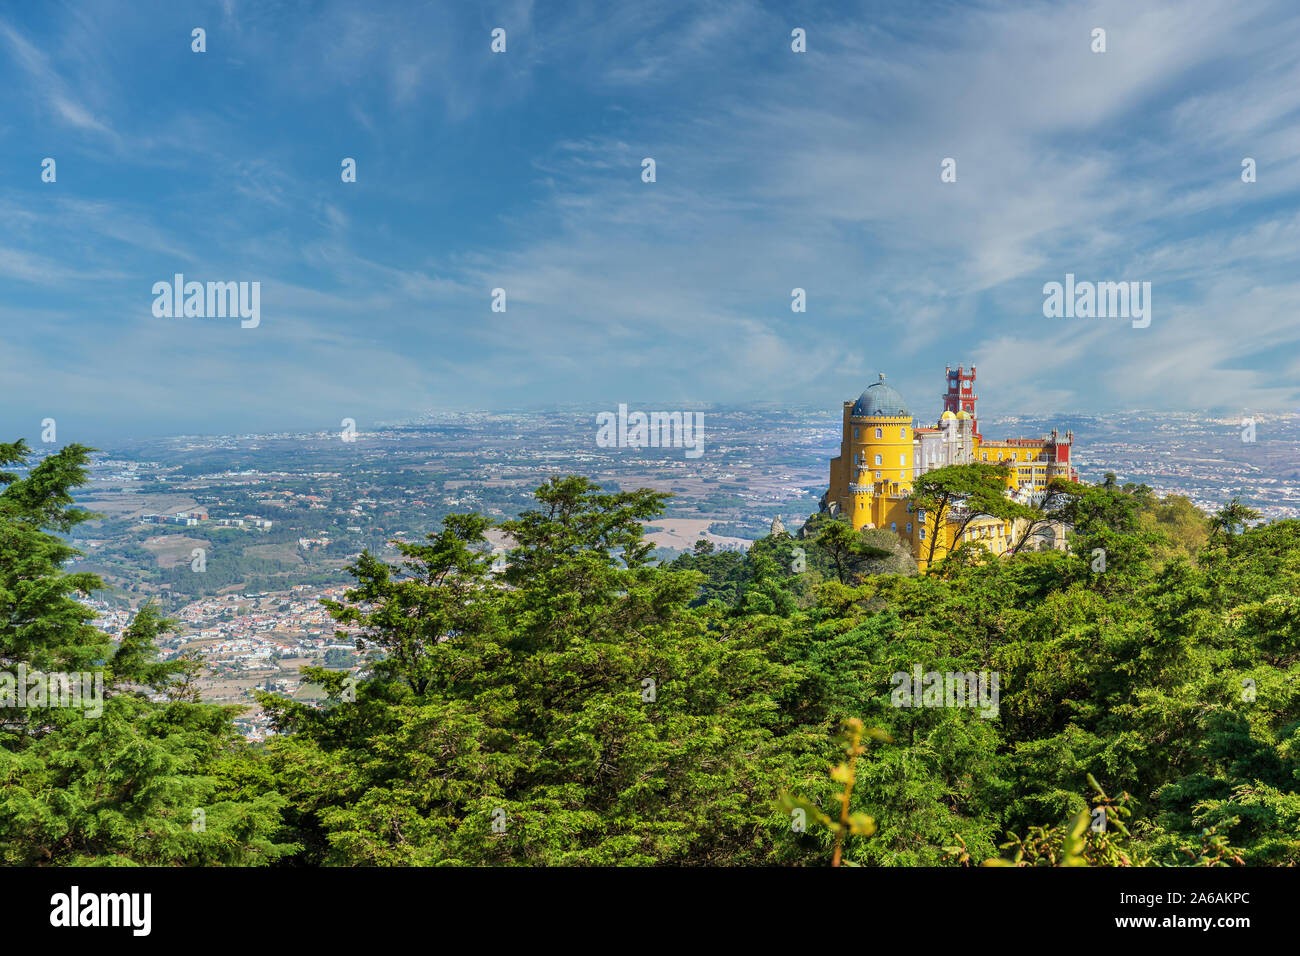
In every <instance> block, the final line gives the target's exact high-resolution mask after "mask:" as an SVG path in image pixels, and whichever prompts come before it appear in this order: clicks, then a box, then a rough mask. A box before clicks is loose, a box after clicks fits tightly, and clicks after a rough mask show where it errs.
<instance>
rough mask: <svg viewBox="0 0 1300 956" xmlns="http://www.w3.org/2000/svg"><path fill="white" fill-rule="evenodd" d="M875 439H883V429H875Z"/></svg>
mask: <svg viewBox="0 0 1300 956" xmlns="http://www.w3.org/2000/svg"><path fill="white" fill-rule="evenodd" d="M876 437H877V438H884V437H885V430H884V429H883V428H877V429H876Z"/></svg>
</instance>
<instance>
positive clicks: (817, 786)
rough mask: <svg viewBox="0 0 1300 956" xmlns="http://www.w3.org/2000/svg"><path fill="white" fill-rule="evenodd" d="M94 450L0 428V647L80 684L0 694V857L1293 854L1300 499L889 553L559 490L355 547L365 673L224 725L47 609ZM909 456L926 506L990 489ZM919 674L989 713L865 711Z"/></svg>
mask: <svg viewBox="0 0 1300 956" xmlns="http://www.w3.org/2000/svg"><path fill="white" fill-rule="evenodd" d="M89 452H90V449H87V448H85V447H83V446H78V445H71V446H68V447H65V448H64V449H62V450H61V451H60V452H58V453H56V454H52V455H49V456H47V457H45V458H44V459H42V460H41V461H40V462H39V464H36V465H33V466H31V467H30V468H28V466H27V464H26V463H27V460H28V458H29V454H30V453H29V450H28V448H27V447H26V446H25V445H24V443H22V442H21V441H20V442H16V443H13V444H0V469H4V468H11V467H16V468H18V469H19V470H22V471H24V472H25V474H24V475H23V476H21V477H20V476H18V475H16V474H14V473H10V472H8V471H5V472H3V473H0V488H3V491H2V492H0V608H2V613H0V657H2V658H3V663H2V665H0V666H2V668H3V670H5V671H9V672H12V671H14V670H15V669H17V668H19V667H20V666H23V667H25V668H26V669H27V670H28V671H41V672H87V671H90V672H94V673H96V674H101V675H102V678H103V684H104V687H105V692H106V701H105V703H104V708H103V713H102V715H101V716H98V717H91V716H87V715H86V714H85V713H83V712H82V711H81V710H79V709H74V708H60V707H45V708H35V707H16V706H6V707H0V859H2V860H3V862H4V863H5V864H8V865H23V866H33V865H54V866H57V865H147V866H181V865H184V866H218V865H236V866H262V865H274V866H300V867H301V866H354V865H371V866H375V865H377V866H435V865H489V866H498V865H499V866H510V865H515V866H518V865H524V866H531V865H561V866H563V865H598V866H604V865H634V866H650V865H681V866H687V865H706V866H768V865H781V866H784V865H792V866H829V865H832V864H835V865H857V866H979V865H1019V866H1043V865H1080V864H1082V865H1103V866H1108V865H1122V866H1210V865H1228V866H1241V865H1247V866H1260V865H1268V866H1275V865H1294V864H1296V863H1300V521H1277V522H1273V523H1261V522H1260V521H1259V519H1258V516H1257V515H1256V514H1255V513H1254V512H1252V511H1251V510H1250V509H1248V508H1246V507H1244V506H1243V505H1242V504H1241V503H1240V502H1237V501H1233V502H1230V503H1229V504H1228V505H1227V506H1225V507H1224V508H1223V509H1222V510H1220V511H1219V512H1218V513H1216V514H1214V515H1203V514H1201V513H1200V512H1199V511H1197V510H1196V509H1195V508H1193V507H1192V506H1191V505H1190V504H1189V503H1188V502H1186V501H1185V500H1183V499H1177V498H1158V497H1157V496H1155V495H1154V494H1152V492H1151V491H1150V490H1149V489H1147V488H1145V487H1142V486H1133V485H1119V484H1118V483H1117V482H1116V481H1115V480H1113V478H1110V477H1108V478H1107V480H1105V481H1103V482H1102V483H1099V484H1077V483H1070V482H1060V481H1058V482H1057V483H1055V484H1054V485H1053V486H1052V489H1051V494H1050V495H1049V496H1048V498H1047V499H1046V500H1045V501H1044V503H1043V505H1042V507H1041V509H1040V511H1041V514H1040V515H1038V516H1037V517H1035V518H1033V520H1043V521H1047V520H1055V521H1064V522H1066V523H1067V524H1068V525H1069V527H1070V528H1071V532H1070V535H1069V542H1070V546H1069V550H1068V551H1064V552H1063V551H1055V550H1037V549H1035V548H1033V547H1030V546H1025V547H1022V548H1019V549H1017V550H1016V551H1015V553H1013V554H1009V555H1006V556H1003V557H994V556H992V555H990V554H988V553H987V552H985V551H984V550H983V549H981V548H980V547H979V546H978V545H975V544H971V545H967V546H963V547H962V548H959V549H958V550H956V551H955V552H953V553H952V554H951V555H948V556H946V557H944V558H943V559H942V560H941V561H939V562H938V564H937V565H936V566H935V567H934V568H933V569H932V570H931V571H930V572H929V573H927V574H924V575H918V574H917V573H916V569H915V562H911V564H910V566H909V561H910V556H907V555H901V554H899V553H898V552H897V549H896V548H895V547H893V546H892V545H891V542H890V541H889V540H888V538H891V537H892V536H887V537H882V533H880V532H872V531H867V532H855V531H853V530H852V529H851V528H850V527H849V526H848V525H846V524H844V523H842V522H840V521H836V520H832V519H829V518H827V517H826V516H822V515H818V516H814V517H813V518H812V519H811V520H810V521H809V522H808V524H807V525H805V526H804V527H803V528H802V529H800V531H799V532H798V533H797V534H795V535H791V534H787V533H785V532H782V531H777V532H776V533H774V534H771V535H769V536H767V537H764V538H762V539H760V540H759V541H757V542H756V543H755V544H754V546H753V547H752V548H751V550H750V551H749V552H748V553H747V554H739V553H712V552H711V550H710V548H709V546H708V545H707V544H706V543H703V542H702V543H701V544H700V545H697V547H696V549H695V552H694V553H692V554H687V555H683V556H681V557H678V558H677V559H675V560H673V561H672V562H670V563H667V564H663V563H659V562H657V561H656V560H655V559H654V558H653V556H652V548H651V547H650V545H649V544H648V543H647V542H646V541H645V540H644V527H645V525H646V524H647V523H648V522H652V521H653V519H654V518H655V517H656V516H658V515H660V514H662V513H663V510H664V508H665V504H666V502H667V500H668V496H667V495H665V494H661V493H657V492H653V491H647V490H623V491H618V492H614V493H610V492H606V491H603V490H602V489H601V488H599V487H597V486H596V485H595V484H594V483H592V482H591V481H590V480H588V479H586V478H583V477H578V476H557V477H555V478H552V479H551V480H549V481H547V482H546V483H545V484H544V485H543V486H542V487H540V488H539V489H537V491H536V493H535V496H534V497H535V501H534V503H533V505H532V506H531V507H530V508H529V509H528V510H526V511H524V512H522V513H521V514H519V515H518V517H516V518H514V519H512V520H507V521H504V522H499V523H496V524H495V525H494V523H493V522H490V521H489V520H488V519H487V518H485V517H484V516H482V515H480V514H472V513H471V514H454V515H449V516H447V517H446V518H445V519H444V520H443V522H442V524H441V527H440V528H431V529H428V532H429V533H428V535H427V537H426V538H424V539H423V541H421V542H420V543H416V544H400V545H399V550H400V555H401V559H400V561H399V562H398V563H396V564H389V563H385V562H383V561H381V560H379V559H378V558H376V557H374V556H373V555H372V554H370V553H368V552H367V553H363V554H362V555H361V556H360V558H359V559H357V560H356V562H355V563H354V564H353V565H352V566H351V567H350V568H349V573H350V575H351V577H352V579H353V585H352V589H351V590H350V591H349V593H348V594H347V597H346V599H345V600H343V601H341V602H338V603H334V604H331V605H330V610H331V612H332V614H333V615H334V617H335V619H336V620H337V621H338V622H339V623H340V624H349V625H356V626H359V627H360V628H361V629H362V633H363V634H364V635H366V641H365V645H364V647H362V648H359V651H361V652H363V653H364V654H366V655H367V656H368V657H369V659H370V661H371V664H370V666H369V667H368V668H367V669H366V670H364V671H363V672H362V674H361V678H360V680H357V679H354V678H351V677H349V675H348V674H346V673H343V672H339V671H330V670H325V669H317V670H313V671H308V672H305V673H306V675H307V676H308V677H309V679H311V680H312V681H314V682H317V683H319V684H321V685H323V686H324V687H325V688H326V689H327V691H328V693H329V695H330V696H329V699H328V702H327V703H326V705H325V706H324V707H319V706H312V705H309V704H306V703H299V702H294V701H292V700H289V699H287V698H284V697H280V696H276V695H275V694H270V693H261V694H260V695H259V701H260V703H261V705H262V706H263V707H264V708H265V709H266V710H267V711H268V712H269V713H270V714H272V715H273V717H274V722H275V726H276V728H277V730H278V732H279V733H278V735H277V736H274V737H272V738H270V739H269V740H268V741H267V742H266V743H264V744H251V743H248V742H246V741H245V740H244V739H243V737H241V736H240V735H239V734H238V733H237V732H236V730H235V728H234V725H233V719H234V718H235V717H236V716H237V714H238V708H230V707H218V706H214V705H210V704H206V703H203V702H202V701H201V700H200V699H199V696H198V692H197V689H196V682H197V676H198V673H199V667H200V665H199V663H198V662H196V661H193V660H185V659H182V660H178V661H169V662H162V661H160V660H159V658H158V654H157V651H156V649H155V645H156V642H157V640H158V638H159V635H161V634H163V633H166V632H167V630H168V629H169V628H171V627H172V626H173V625H172V623H171V622H169V621H167V620H165V619H164V618H163V617H162V615H161V614H160V613H159V612H158V611H157V610H156V609H155V608H153V607H152V606H151V605H145V606H144V607H143V608H142V609H141V610H140V612H139V613H138V615H137V616H136V618H135V620H134V623H133V624H132V625H131V627H130V628H129V630H128V632H127V634H126V636H125V638H124V640H122V641H121V642H120V644H113V643H110V642H109V641H108V640H107V638H106V636H105V635H104V634H103V633H102V632H100V631H98V630H96V629H95V628H94V627H93V626H92V625H91V620H90V618H91V612H90V611H89V610H88V609H87V608H86V607H85V606H84V605H82V604H81V603H79V602H78V601H77V600H76V597H77V595H78V594H79V593H90V592H93V591H95V590H97V589H98V588H100V587H101V582H99V581H98V579H96V578H95V576H94V575H90V574H78V573H68V572H67V571H65V570H64V568H65V565H66V564H67V563H68V562H69V560H70V559H72V558H73V557H75V555H76V552H75V551H74V549H73V548H72V547H71V546H70V545H69V544H68V543H67V541H66V540H65V536H66V535H67V533H68V532H70V531H71V530H72V529H73V528H74V527H75V526H76V525H78V524H79V523H81V522H82V521H85V520H89V519H90V518H91V517H93V516H91V515H90V514H89V513H88V512H86V511H85V510H83V509H81V508H79V507H78V506H77V505H76V502H75V494H76V491H77V489H78V487H79V486H80V485H82V484H84V483H85V481H86V478H87V471H86V467H87V462H88V455H89ZM941 471H942V472H943V474H939V473H934V474H933V475H932V476H930V477H931V480H930V482H929V483H928V485H926V487H925V488H923V489H920V490H919V491H918V494H919V495H923V496H925V500H926V501H927V502H929V503H930V506H931V507H935V503H936V502H939V501H943V502H945V503H946V505H947V506H948V507H952V508H956V509H961V508H965V509H967V511H968V512H971V513H973V512H976V511H979V510H981V509H992V510H994V511H996V509H1000V508H1010V507H1011V505H1010V504H1004V503H1002V502H1000V501H998V500H997V499H996V496H994V497H993V498H989V499H988V500H985V499H984V498H983V497H982V496H983V495H984V494H985V491H986V489H987V488H988V487H990V485H989V475H987V474H985V472H984V471H983V470H981V468H980V466H968V467H967V468H954V469H941ZM1018 507H1020V506H1018ZM1021 516H1022V517H1025V515H1021ZM494 526H495V527H499V528H500V529H501V530H503V531H505V532H506V533H508V535H509V536H510V539H511V540H512V541H513V542H514V547H513V548H512V549H511V550H510V551H509V552H508V554H507V564H506V567H505V569H504V571H494V569H493V567H492V565H493V556H492V554H491V552H490V550H489V549H488V547H487V543H486V540H485V538H484V533H485V532H486V531H487V530H488V529H489V528H490V527H494ZM1099 556H1100V558H1099ZM917 671H923V672H940V673H958V674H966V673H981V674H983V673H991V674H996V675H997V676H998V685H997V687H998V695H999V699H998V701H997V706H996V713H995V714H992V715H990V714H989V713H988V712H987V711H981V710H980V709H978V708H975V707H971V706H942V705H937V706H929V705H928V704H927V705H925V706H897V703H898V701H897V699H896V696H895V695H894V694H892V691H893V690H894V683H895V679H896V676H897V675H899V674H911V673H913V672H917Z"/></svg>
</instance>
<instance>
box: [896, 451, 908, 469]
mask: <svg viewBox="0 0 1300 956" xmlns="http://www.w3.org/2000/svg"><path fill="white" fill-rule="evenodd" d="M906 466H907V452H904V453H903V454H901V455H899V456H898V467H899V468H905V467H906Z"/></svg>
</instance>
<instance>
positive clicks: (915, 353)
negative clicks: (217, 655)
mask: <svg viewBox="0 0 1300 956" xmlns="http://www.w3.org/2000/svg"><path fill="white" fill-rule="evenodd" d="M194 27H203V28H204V29H205V30H206V31H207V52H206V53H203V54H197V53H193V52H192V51H191V49H190V46H191V30H192V29H193V28H194ZM495 27H502V28H504V29H505V30H506V31H507V51H506V53H504V54H499V55H498V54H493V53H492V52H491V51H490V49H489V44H490V41H491V37H490V33H491V30H492V29H493V28H495ZM795 27H801V28H803V29H805V30H806V31H807V38H808V39H807V45H808V52H807V53H806V54H796V53H793V52H792V51H791V49H790V32H791V30H792V29H793V28H795ZM1094 27H1102V28H1104V29H1105V30H1106V31H1107V51H1106V52H1105V53H1104V54H1097V53H1093V52H1092V51H1091V49H1090V44H1091V31H1092V29H1093V28H1094ZM1297 49H1300V17H1297V16H1296V13H1295V11H1294V3H1293V2H1291V0H1285V2H1276V3H1269V2H1256V3H1251V4H1241V3H1239V2H1236V0H1233V2H1226V0H1225V2H1217V0H1194V2H1186V0H1184V2H1176V3H1157V2H1151V3H1147V2H1144V3H1132V2H1131V0H1120V2H1099V3H1081V4H1062V3H1058V2H1047V3H1040V4H1035V3H1025V2H1017V3H1007V4H1002V3H925V2H902V3H897V4H891V3H864V4H860V5H856V4H847V3H846V4H838V3H798V2H794V3H771V4H761V3H749V2H719V3H700V2H687V3H655V2H638V3H612V2H596V3H586V4H584V3H573V4H570V3H559V2H556V3H536V4H533V3H527V2H516V3H499V4H494V3H491V2H487V3H470V2H447V3H412V4H404V3H370V4H357V3H351V2H348V3H329V2H318V3H307V2H300V3H273V2H258V3H251V2H248V3H246V2H239V0H226V2H219V3H194V4H188V3H179V2H165V3H154V2H147V0H144V2H132V3H126V2H121V3H95V2H86V3H75V4H64V3H58V2H50V3H40V4H23V5H9V6H7V7H5V8H0V144H2V147H3V148H0V222H3V224H4V228H3V229H2V230H0V429H3V434H4V435H5V436H14V437H16V436H17V435H25V436H27V437H29V438H33V437H35V436H36V435H37V433H38V431H39V422H40V419H42V418H44V417H54V418H55V419H56V420H57V421H58V422H59V429H60V431H59V438H60V441H72V440H85V441H102V440H104V439H105V437H119V436H120V437H125V436H128V435H151V434H159V433H169V432H172V433H174V432H190V433H192V432H234V431H246V430H254V429H268V428H280V427H284V428H297V427H320V428H337V427H338V423H339V421H340V419H341V418H343V417H345V416H347V417H352V418H355V419H356V420H357V423H358V425H357V427H358V428H360V429H362V430H364V429H365V427H366V426H367V424H368V423H371V422H374V421H377V420H393V419H400V418H406V417H410V416H413V415H417V414H419V413H421V412H423V411H426V410H428V409H431V408H471V407H483V408H493V409H510V408H515V407H538V406H544V405H547V404H549V403H579V404H589V405H590V406H591V408H592V410H593V414H594V412H595V411H599V410H602V409H612V408H615V407H617V404H618V403H619V402H628V403H631V404H633V405H636V404H638V403H639V404H641V405H644V406H646V407H655V408H672V407H676V405H678V404H685V403H694V402H726V403H731V402H742V401H748V400H762V401H767V402H783V401H785V402H801V403H803V402H812V403H815V404H819V405H825V406H826V408H827V410H828V413H829V414H830V415H832V416H834V415H837V414H838V409H839V403H840V402H841V401H842V400H844V399H847V398H852V397H853V396H855V395H856V394H857V393H858V392H860V391H861V390H862V388H863V387H865V386H866V385H867V384H869V382H870V381H872V380H874V378H875V372H876V371H877V370H884V371H885V372H887V373H888V375H889V379H890V381H891V383H892V384H895V385H896V386H897V387H898V388H899V389H900V390H901V391H903V393H904V394H905V395H907V396H908V397H909V399H910V400H911V404H912V405H913V410H914V411H915V412H916V413H918V415H921V416H922V417H929V416H930V415H932V414H937V411H938V397H937V396H938V393H939V391H940V390H941V387H942V384H943V383H942V372H943V366H944V365H945V364H946V363H949V362H951V363H953V364H957V363H959V362H960V363H965V364H970V363H972V362H974V363H975V364H976V365H977V366H978V368H979V380H980V389H979V392H980V395H981V417H988V416H991V415H996V414H1003V413H1007V414H1015V413H1039V412H1043V411H1063V412H1064V411H1082V412H1097V411H1106V410H1109V409H1131V408H1150V409H1197V408H1204V407H1207V406H1211V405H1214V406H1220V407H1226V408H1227V409H1229V410H1231V411H1233V412H1235V411H1236V410H1240V411H1241V412H1242V413H1247V412H1262V411H1267V410H1279V409H1288V408H1289V409H1295V408H1296V407H1297V406H1300V347H1298V346H1300V271H1298V270H1297V269H1296V264H1297V262H1298V261H1300V215H1298V212H1300V208H1298V205H1297V196H1298V195H1300V122H1297V120H1300V61H1297V58H1296V56H1295V51H1296V50H1297ZM47 156H48V157H53V158H55V160H56V162H57V176H58V178H57V182H55V183H43V182H41V177H40V173H41V161H42V159H43V158H44V157H47ZM647 156H649V157H653V158H654V159H655V160H656V163H657V182H655V183H643V182H642V181H641V175H640V173H641V160H642V159H643V158H644V157H647ZM343 157H353V158H355V159H356V161H357V167H358V181H357V182H356V183H343V182H341V179H340V175H339V173H340V161H341V160H342V158H343ZM945 157H953V158H955V159H956V160H957V171H958V175H957V181H956V182H955V183H942V182H940V176H939V173H940V163H941V160H942V159H943V158H945ZM1244 157H1252V158H1254V159H1255V160H1256V163H1257V170H1258V172H1257V176H1258V180H1257V182H1254V183H1249V184H1247V183H1243V182H1242V181H1241V162H1242V159H1243V158H1244ZM176 272H182V273H184V274H185V276H186V278H187V279H192V280H198V281H209V280H211V281H229V280H245V281H259V282H260V283H261V286H262V292H261V324H260V325H259V326H258V327H257V328H256V329H242V328H240V326H239V323H238V321H237V320H236V321H231V320H223V319H167V318H162V319H160V318H155V317H154V315H153V314H152V310H151V306H152V303H153V296H152V293H151V288H152V285H153V283H154V282H157V281H160V280H170V278H171V276H172V275H173V274H174V273H176ZM1067 272H1069V273H1074V274H1075V275H1076V276H1077V277H1078V278H1079V279H1080V280H1084V279H1088V280H1094V281H1149V282H1151V283H1152V305H1153V309H1152V322H1151V325H1150V327H1149V328H1146V329H1134V328H1132V327H1131V325H1130V323H1128V322H1127V321H1124V320H1122V319H1049V318H1045V317H1044V315H1043V311H1042V305H1043V291H1042V290H1043V285H1044V283H1046V282H1051V281H1062V280H1063V278H1064V276H1065V274H1066V273H1067ZM496 287H502V288H504V289H506V291H507V302H508V306H507V311H506V312H505V313H493V312H492V311H491V310H490V307H489V306H490V294H491V290H492V289H493V288H496ZM795 287H801V288H804V289H805V290H806V291H807V296H808V310H807V312H806V313H802V314H797V313H793V312H791V309H790V296H791V289H793V288H795Z"/></svg>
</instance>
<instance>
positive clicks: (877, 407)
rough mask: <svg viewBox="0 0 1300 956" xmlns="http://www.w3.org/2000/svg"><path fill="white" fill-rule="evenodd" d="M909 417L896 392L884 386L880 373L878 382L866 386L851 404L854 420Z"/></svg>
mask: <svg viewBox="0 0 1300 956" xmlns="http://www.w3.org/2000/svg"><path fill="white" fill-rule="evenodd" d="M911 415H912V413H911V412H910V411H908V409H907V402H905V401H903V396H902V395H900V394H898V390H897V389H895V388H894V387H893V386H891V385H886V384H885V373H884V372H881V373H880V381H879V382H876V383H875V384H874V385H869V386H867V390H866V391H865V392H863V393H862V394H861V395H859V396H858V400H857V401H856V402H854V403H853V417H854V418H903V417H909V418H910V417H911Z"/></svg>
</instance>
